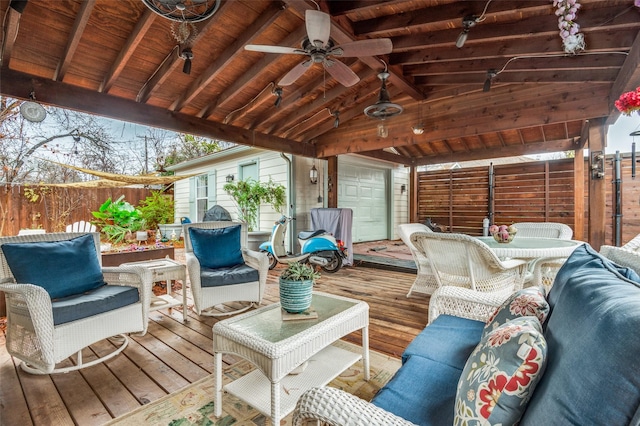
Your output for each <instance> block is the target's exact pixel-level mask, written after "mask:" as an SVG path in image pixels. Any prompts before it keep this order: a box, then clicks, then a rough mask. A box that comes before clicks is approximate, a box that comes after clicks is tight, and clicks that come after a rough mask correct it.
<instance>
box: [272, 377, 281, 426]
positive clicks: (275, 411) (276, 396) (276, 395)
mask: <svg viewBox="0 0 640 426" xmlns="http://www.w3.org/2000/svg"><path fill="white" fill-rule="evenodd" d="M271 424H272V425H274V426H280V382H271Z"/></svg>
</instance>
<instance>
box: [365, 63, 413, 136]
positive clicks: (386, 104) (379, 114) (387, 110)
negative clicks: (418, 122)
mask: <svg viewBox="0 0 640 426" xmlns="http://www.w3.org/2000/svg"><path fill="white" fill-rule="evenodd" d="M378 78H379V79H380V81H381V82H382V84H381V86H380V94H379V95H378V101H377V102H376V103H375V104H373V105H369V106H368V107H366V108H365V109H364V114H365V115H366V116H367V117H369V118H375V119H377V120H380V123H379V124H378V137H381V138H386V137H388V136H389V129H387V127H386V126H385V123H384V121H385V120H386V119H387V118H391V117H395V116H396V115H399V114H402V111H404V108H402V106H401V105H398V104H396V103H393V102H391V99H390V98H389V92H388V91H387V79H388V78H389V73H388V72H387V64H386V63H385V67H384V71H383V72H381V73H379V74H378Z"/></svg>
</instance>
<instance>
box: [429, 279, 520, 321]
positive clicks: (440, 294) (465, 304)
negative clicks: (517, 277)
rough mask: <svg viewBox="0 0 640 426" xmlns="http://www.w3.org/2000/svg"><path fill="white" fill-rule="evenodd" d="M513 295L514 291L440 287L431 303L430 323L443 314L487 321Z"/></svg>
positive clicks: (433, 295) (432, 296) (434, 293)
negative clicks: (488, 291)
mask: <svg viewBox="0 0 640 426" xmlns="http://www.w3.org/2000/svg"><path fill="white" fill-rule="evenodd" d="M511 293H513V289H509V290H506V291H501V292H490V293H481V292H478V291H474V290H470V289H468V288H464V287H455V286H443V287H440V288H438V289H437V290H436V291H434V292H433V294H432V295H431V300H430V301H429V323H431V322H433V320H435V319H436V318H437V317H438V315H441V314H447V315H453V316H456V317H461V318H467V319H471V320H476V321H487V319H489V317H490V316H491V314H492V313H493V312H494V311H495V310H496V308H497V307H499V306H500V305H502V303H503V302H504V301H505V300H506V299H507V298H508V297H509V295H510V294H511Z"/></svg>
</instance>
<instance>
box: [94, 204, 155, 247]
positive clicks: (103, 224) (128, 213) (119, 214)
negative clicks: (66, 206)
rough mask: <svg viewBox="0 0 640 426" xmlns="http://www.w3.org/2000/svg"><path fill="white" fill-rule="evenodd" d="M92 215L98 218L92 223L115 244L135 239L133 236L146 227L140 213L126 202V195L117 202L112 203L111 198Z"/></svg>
mask: <svg viewBox="0 0 640 426" xmlns="http://www.w3.org/2000/svg"><path fill="white" fill-rule="evenodd" d="M91 214H92V215H93V217H95V218H96V220H94V221H92V222H91V223H93V224H94V225H96V226H97V227H99V228H100V232H102V233H103V234H104V235H105V236H106V238H107V240H109V241H111V242H112V243H115V244H118V243H121V242H123V241H125V240H126V239H131V240H133V239H135V238H134V237H133V234H134V233H135V232H137V231H139V230H141V229H144V226H145V223H144V220H143V219H142V217H141V215H140V211H139V210H138V209H136V208H135V207H133V206H132V205H131V204H130V203H129V202H127V201H125V199H124V195H121V196H120V198H118V199H117V200H116V201H112V200H111V197H109V198H108V199H107V201H105V202H104V203H102V205H101V206H100V207H99V208H98V210H97V211H94V212H91ZM130 235H131V237H130Z"/></svg>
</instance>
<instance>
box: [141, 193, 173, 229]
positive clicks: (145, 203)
mask: <svg viewBox="0 0 640 426" xmlns="http://www.w3.org/2000/svg"><path fill="white" fill-rule="evenodd" d="M138 210H140V215H141V217H142V219H143V220H144V221H145V223H146V225H147V229H158V224H165V223H173V221H174V214H175V213H174V210H175V202H174V199H173V197H172V196H171V195H167V194H163V193H162V192H161V191H151V194H150V195H149V196H148V197H147V198H145V199H144V200H141V201H140V204H139V205H138Z"/></svg>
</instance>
